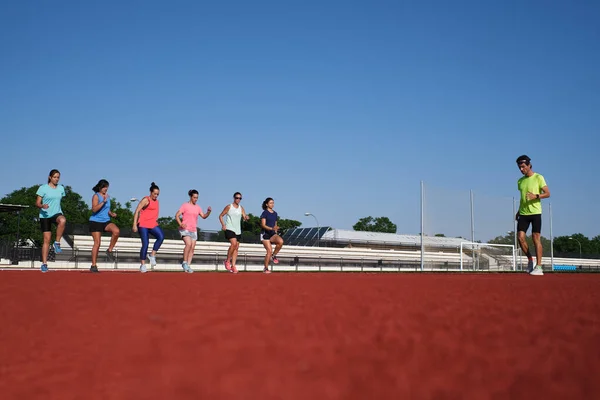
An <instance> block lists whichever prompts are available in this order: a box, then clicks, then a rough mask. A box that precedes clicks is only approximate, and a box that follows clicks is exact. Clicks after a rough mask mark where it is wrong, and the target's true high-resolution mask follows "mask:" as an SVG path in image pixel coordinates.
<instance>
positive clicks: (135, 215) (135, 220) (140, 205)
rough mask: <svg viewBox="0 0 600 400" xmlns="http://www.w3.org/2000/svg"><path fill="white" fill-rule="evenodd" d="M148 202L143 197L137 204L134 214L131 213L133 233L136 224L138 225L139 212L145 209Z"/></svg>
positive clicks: (135, 230) (135, 229)
mask: <svg viewBox="0 0 600 400" xmlns="http://www.w3.org/2000/svg"><path fill="white" fill-rule="evenodd" d="M149 203H150V201H149V200H148V198H147V197H144V198H143V199H142V201H140V202H139V203H138V206H137V207H136V208H135V212H134V213H133V231H134V232H137V224H138V216H139V215H140V211H141V210H142V208H144V207H146V206H147V205H148V204H149Z"/></svg>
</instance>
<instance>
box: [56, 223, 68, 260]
mask: <svg viewBox="0 0 600 400" xmlns="http://www.w3.org/2000/svg"><path fill="white" fill-rule="evenodd" d="M65 226H67V219H66V218H65V216H64V215H59V216H58V217H57V218H56V240H55V241H54V251H55V252H56V253H60V252H62V249H61V248H60V241H61V239H62V237H63V234H64V233H65Z"/></svg>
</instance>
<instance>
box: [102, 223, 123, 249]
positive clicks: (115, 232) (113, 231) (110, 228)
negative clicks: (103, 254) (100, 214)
mask: <svg viewBox="0 0 600 400" xmlns="http://www.w3.org/2000/svg"><path fill="white" fill-rule="evenodd" d="M104 231H105V232H109V233H110V235H111V236H110V244H109V245H108V249H107V250H106V251H107V253H109V254H110V253H112V251H113V250H114V249H115V245H116V244H117V240H119V235H120V234H121V230H120V229H119V227H118V226H117V225H115V224H113V223H112V222H111V223H110V224H108V225H106V227H105V228H104Z"/></svg>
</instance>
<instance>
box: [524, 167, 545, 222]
mask: <svg viewBox="0 0 600 400" xmlns="http://www.w3.org/2000/svg"><path fill="white" fill-rule="evenodd" d="M544 186H546V180H545V179H544V177H543V176H542V175H540V174H538V173H536V172H534V173H533V175H531V176H523V177H521V178H520V179H519V182H518V183H517V187H518V188H519V191H520V192H521V204H520V206H519V214H520V215H535V214H541V213H542V201H541V200H540V199H533V200H527V192H531V193H533V194H542V188H543V187H544Z"/></svg>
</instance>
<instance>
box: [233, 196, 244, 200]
mask: <svg viewBox="0 0 600 400" xmlns="http://www.w3.org/2000/svg"><path fill="white" fill-rule="evenodd" d="M234 199H236V200H241V199H242V198H241V197H234Z"/></svg>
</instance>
